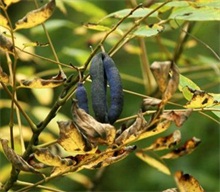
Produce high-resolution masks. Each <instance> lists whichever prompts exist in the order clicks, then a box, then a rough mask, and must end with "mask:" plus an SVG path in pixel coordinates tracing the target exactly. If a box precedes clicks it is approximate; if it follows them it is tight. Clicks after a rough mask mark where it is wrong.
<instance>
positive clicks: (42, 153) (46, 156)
mask: <svg viewBox="0 0 220 192" xmlns="http://www.w3.org/2000/svg"><path fill="white" fill-rule="evenodd" d="M34 157H35V158H36V159H37V160H38V161H40V162H42V163H44V164H45V165H48V166H55V167H56V166H57V167H60V166H62V167H65V166H70V165H75V164H76V162H75V161H74V160H72V159H70V158H61V157H60V156H58V155H54V154H53V153H51V152H50V151H49V150H48V149H47V148H40V149H37V150H36V151H35V153H34Z"/></svg>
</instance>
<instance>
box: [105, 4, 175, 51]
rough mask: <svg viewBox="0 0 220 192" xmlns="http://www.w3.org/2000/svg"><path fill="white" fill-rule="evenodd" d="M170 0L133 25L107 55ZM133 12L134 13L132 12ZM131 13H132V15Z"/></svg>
mask: <svg viewBox="0 0 220 192" xmlns="http://www.w3.org/2000/svg"><path fill="white" fill-rule="evenodd" d="M170 1H171V0H167V1H165V2H164V3H162V4H161V5H159V6H158V7H157V8H155V9H154V10H152V11H151V12H150V13H148V14H147V15H146V16H144V17H142V18H141V19H139V20H137V21H136V22H135V23H134V25H133V26H132V27H131V28H130V29H129V30H128V31H127V32H126V33H125V34H124V35H123V36H122V37H121V39H120V40H119V41H118V42H117V43H116V44H115V45H114V47H112V49H111V50H110V51H109V54H111V53H112V52H113V51H114V49H116V48H117V47H118V46H119V45H120V44H121V42H123V40H124V39H125V38H126V37H127V36H128V35H129V34H130V33H131V32H132V31H133V30H134V29H136V28H137V27H138V26H139V25H140V24H141V22H142V21H144V20H145V19H146V18H148V17H149V16H150V15H152V14H153V13H154V12H156V11H157V10H159V9H160V8H161V7H163V6H164V5H166V4H167V3H169V2H170ZM133 12H134V11H133ZM133 12H132V13H133Z"/></svg>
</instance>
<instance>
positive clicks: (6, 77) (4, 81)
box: [0, 66, 9, 84]
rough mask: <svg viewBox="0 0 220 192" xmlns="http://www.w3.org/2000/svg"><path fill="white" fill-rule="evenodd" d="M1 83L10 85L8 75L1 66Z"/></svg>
mask: <svg viewBox="0 0 220 192" xmlns="http://www.w3.org/2000/svg"><path fill="white" fill-rule="evenodd" d="M0 82H3V83H5V84H8V83H9V77H8V75H7V74H6V73H5V72H4V71H3V70H2V67H1V66H0Z"/></svg>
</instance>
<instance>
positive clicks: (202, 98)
mask: <svg viewBox="0 0 220 192" xmlns="http://www.w3.org/2000/svg"><path fill="white" fill-rule="evenodd" d="M185 89H187V91H190V92H191V93H192V94H193V96H192V99H191V100H190V101H189V102H187V103H186V105H184V107H186V108H204V107H212V106H214V105H217V104H220V101H217V100H215V99H214V97H213V96H212V95H211V94H209V93H206V92H205V91H201V90H193V89H191V88H189V87H187V86H186V87H184V88H183V91H184V90H185Z"/></svg>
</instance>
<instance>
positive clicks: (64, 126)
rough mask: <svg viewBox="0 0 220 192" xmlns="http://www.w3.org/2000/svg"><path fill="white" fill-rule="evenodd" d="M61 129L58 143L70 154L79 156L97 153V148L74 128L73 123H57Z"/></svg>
mask: <svg viewBox="0 0 220 192" xmlns="http://www.w3.org/2000/svg"><path fill="white" fill-rule="evenodd" d="M57 123H58V125H59V128H60V134H59V135H60V136H59V139H58V141H57V142H58V143H59V144H60V145H61V146H62V147H63V148H64V149H65V150H66V151H69V152H75V153H77V154H86V153H95V152H96V150H97V147H96V148H95V147H94V146H93V145H92V144H90V143H89V142H88V141H87V140H86V138H85V137H84V136H83V135H82V134H81V133H80V132H79V130H78V129H77V128H76V127H75V126H74V124H73V122H72V121H59V122H57Z"/></svg>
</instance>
